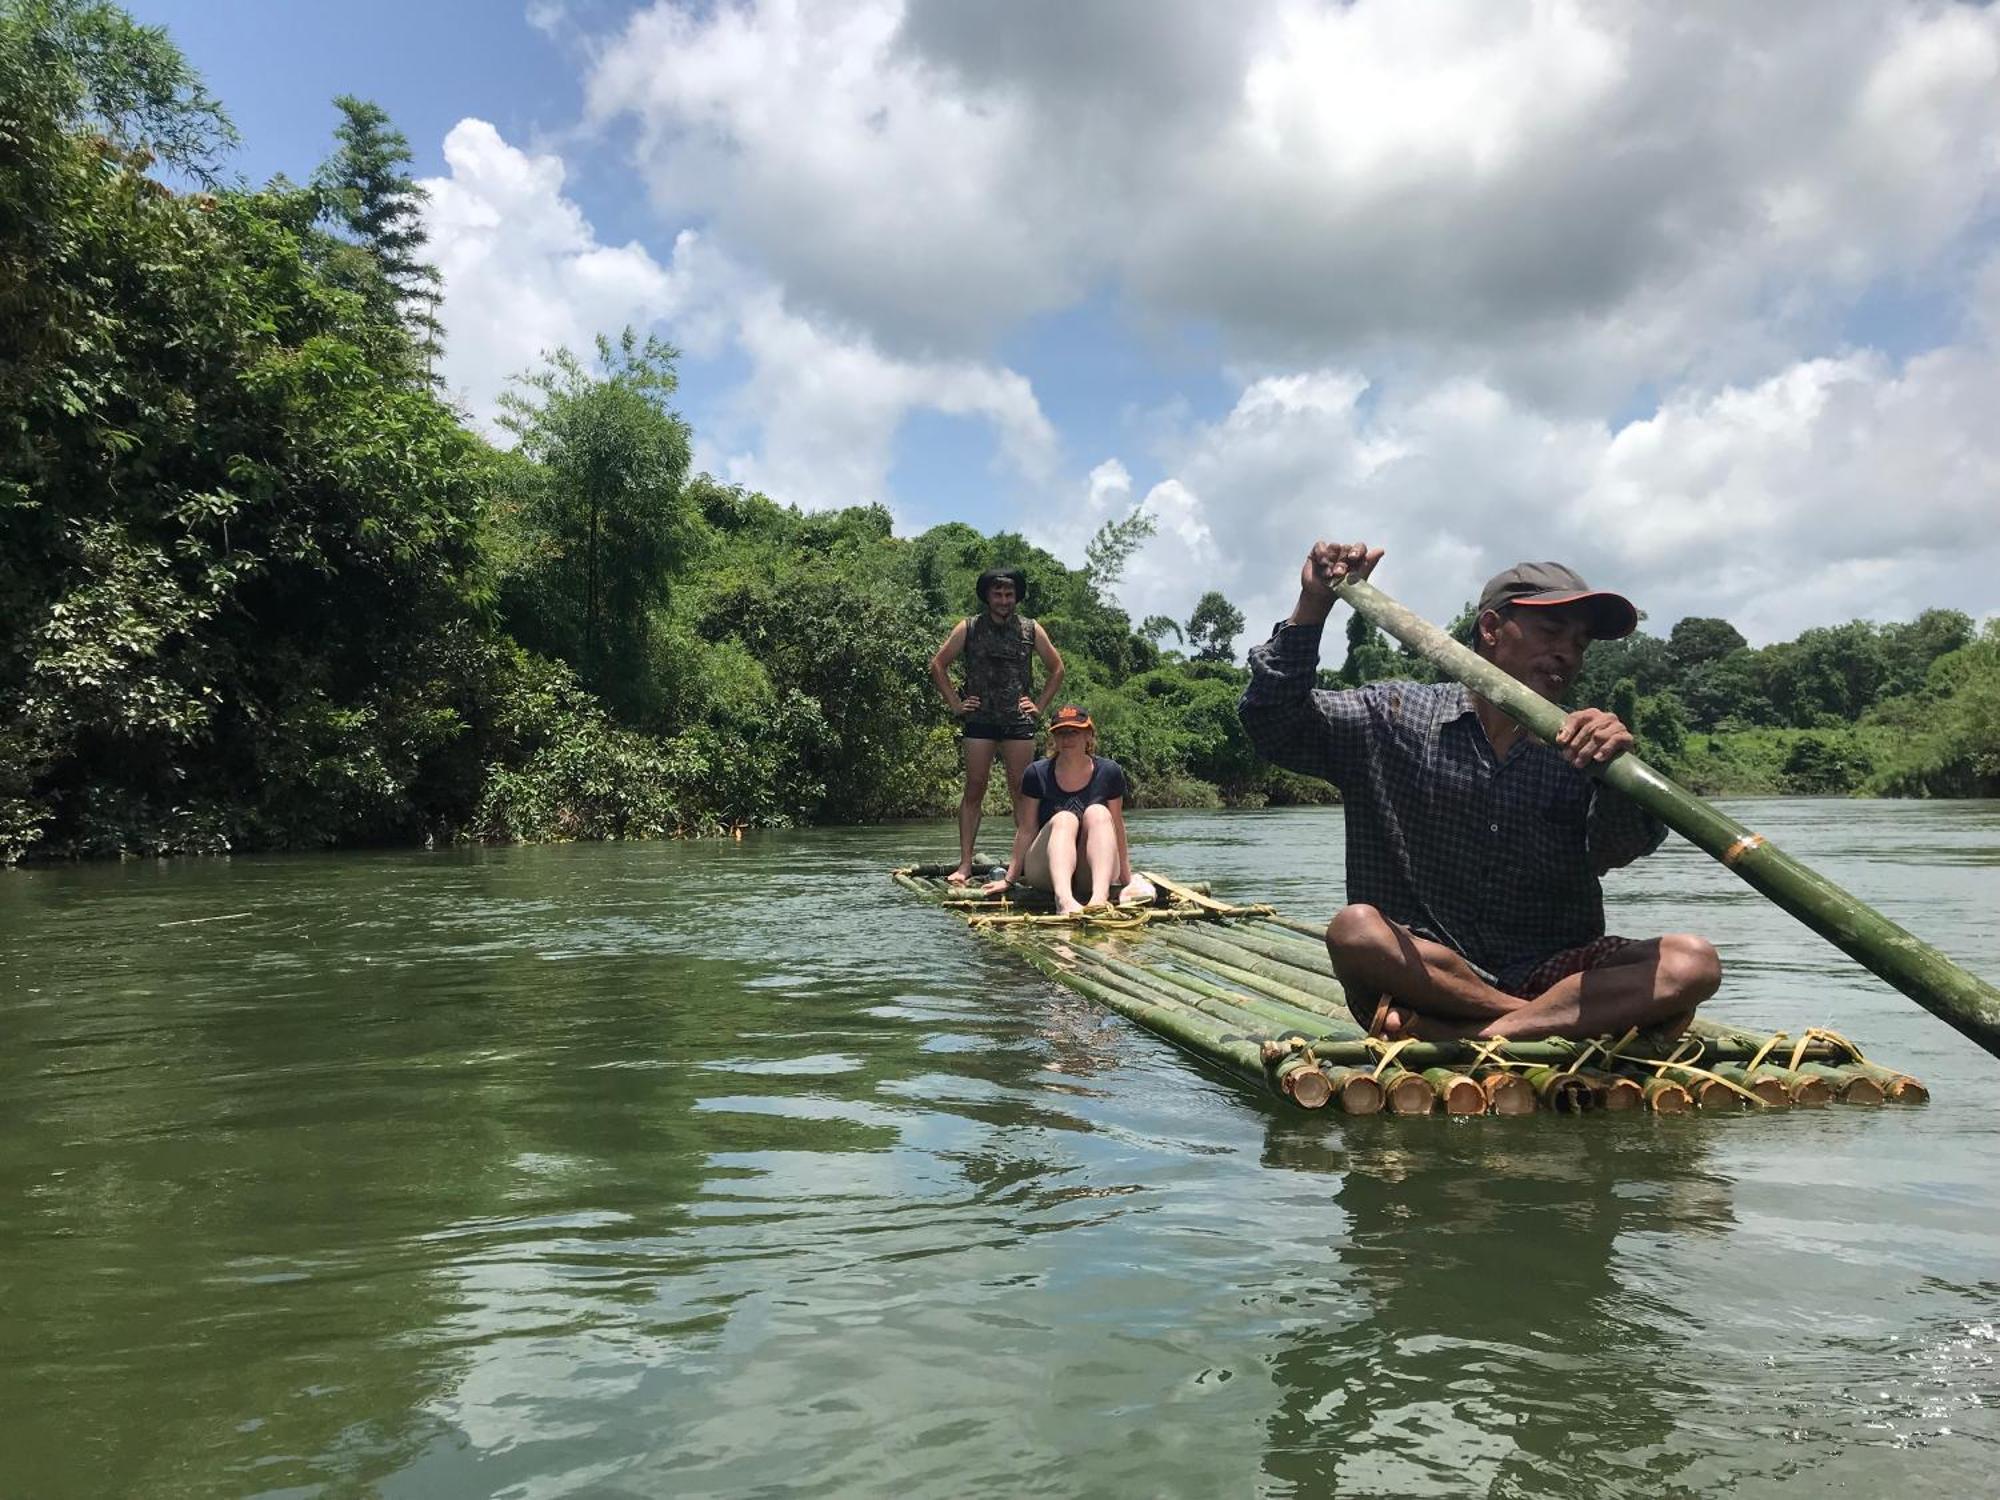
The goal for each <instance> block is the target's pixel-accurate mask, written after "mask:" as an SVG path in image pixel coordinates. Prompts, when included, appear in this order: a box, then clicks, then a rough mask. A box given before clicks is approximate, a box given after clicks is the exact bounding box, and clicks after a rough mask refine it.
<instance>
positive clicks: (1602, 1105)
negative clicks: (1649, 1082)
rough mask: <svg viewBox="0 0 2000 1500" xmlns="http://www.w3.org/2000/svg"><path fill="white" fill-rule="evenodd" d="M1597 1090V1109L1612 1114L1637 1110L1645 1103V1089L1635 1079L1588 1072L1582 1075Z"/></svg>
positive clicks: (1615, 1074) (1612, 1074)
mask: <svg viewBox="0 0 2000 1500" xmlns="http://www.w3.org/2000/svg"><path fill="white" fill-rule="evenodd" d="M1582 1076H1583V1077H1584V1079H1585V1080H1586V1081H1587V1082H1588V1083H1589V1084H1590V1086H1591V1087H1592V1088H1593V1089H1595V1090H1597V1107H1598V1108H1599V1109H1602V1110H1606V1111H1609V1112H1611V1113H1613V1114H1617V1113H1622V1112H1623V1111H1625V1110H1628V1109H1638V1108H1639V1107H1640V1106H1642V1105H1643V1104H1645V1102H1646V1090H1645V1087H1644V1086H1643V1085H1642V1084H1641V1083H1640V1082H1639V1080H1638V1079H1636V1078H1626V1077H1624V1076H1622V1075H1620V1074H1617V1073H1597V1072H1590V1073H1585V1074H1583V1075H1582Z"/></svg>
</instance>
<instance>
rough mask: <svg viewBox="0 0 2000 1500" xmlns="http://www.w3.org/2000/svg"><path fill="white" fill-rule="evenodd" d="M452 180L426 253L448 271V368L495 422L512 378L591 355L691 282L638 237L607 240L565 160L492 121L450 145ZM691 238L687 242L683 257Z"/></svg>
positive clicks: (436, 184)
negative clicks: (604, 338) (530, 146)
mask: <svg viewBox="0 0 2000 1500" xmlns="http://www.w3.org/2000/svg"><path fill="white" fill-rule="evenodd" d="M444 156H445V163H446V165H447V166H449V167H450V169H451V175H450V176H449V177H434V178H430V179H428V180H426V181H425V182H424V183H423V184H422V185H423V187H424V189H425V190H426V191H427V192H428V193H429V194H430V202H429V205H428V207H427V208H426V210H425V214H424V228H425V230H426V232H427V233H428V234H429V236H430V246H429V250H428V254H429V255H430V257H431V258H432V260H434V261H435V262H436V263H437V266H438V269H439V271H440V272H442V274H443V277H444V300H443V303H442V305H441V306H440V308H439V317H440V319H441V320H442V321H443V323H444V325H445V332H446V340H445V353H444V366H443V374H444V379H445V384H446V387H447V388H448V389H450V390H451V391H453V392H454V393H456V394H457V395H458V397H459V399H460V400H461V401H463V402H464V404H465V406H466V408H467V409H468V410H469V411H470V412H471V413H472V414H473V416H474V417H475V419H477V420H478V421H480V422H481V423H482V424H484V425H486V426H487V427H488V428H489V430H490V429H491V426H492V420H493V415H494V412H495V410H496V401H497V398H498V396H499V394H500V392H501V391H502V390H503V389H505V387H506V383H507V380H508V379H509V377H511V376H513V375H517V374H520V373H521V372H523V371H525V370H528V369H530V368H532V367H534V366H535V365H536V364H537V363H539V361H540V359H541V356H542V355H543V354H544V353H548V352H551V351H553V350H555V349H558V348H568V349H571V350H573V351H575V352H577V353H579V354H586V355H587V354H588V352H589V351H590V349H591V346H592V341H593V340H594V339H595V338H596V336H597V335H598V334H600V333H606V334H612V335H615V334H616V333H617V332H618V330H619V329H621V328H623V327H624V326H625V325H626V324H628V323H629V324H635V325H646V324H650V323H652V322H654V321H656V320H658V319H661V318H665V317H668V316H670V315H671V314H672V313H673V312H674V311H675V310H676V309H677V308H678V307H679V306H680V305H681V304H682V303H683V302H684V301H685V299H686V297H687V291H688V288H687V277H686V273H685V271H684V270H683V269H681V268H679V267H678V266H672V267H669V266H662V265H661V264H660V263H659V262H658V261H656V260H654V259H653V257H652V255H651V254H649V253H648V252H647V250H646V249H645V248H644V247H643V246H641V245H639V244H637V243H630V244H625V245H616V246H614V245H603V244H600V243H599V242H598V239H597V236H596V233H595V232H594V231H593V230H592V229H591V227H590V224H589V223H588V222H587V221H586V220H585V219H584V217H583V214H582V212H581V211H580V210H579V209H578V208H577V206H576V205H575V204H574V203H573V202H571V201H570V200H569V199H568V198H566V197H564V196H563V192H562V186H563V175H564V174H563V164H562V161H561V160H560V159H559V158H557V157H554V156H531V155H529V154H528V153H527V152H525V151H521V150H519V149H517V148H516V147H513V146H510V145H508V144H507V142H506V141H504V140H502V139H501V136H500V132H499V131H497V130H495V129H494V128H493V127H492V126H491V125H489V124H487V123H486V121H484V120H471V119H468V120H461V121H459V122H458V124H456V125H454V126H453V127H452V129H451V132H450V134H448V135H447V136H446V137H445V142H444ZM692 243H693V240H692V237H691V236H684V237H683V241H682V244H680V245H677V246H676V247H675V248H676V260H677V261H678V259H679V253H680V251H681V249H682V248H683V246H691V245H692Z"/></svg>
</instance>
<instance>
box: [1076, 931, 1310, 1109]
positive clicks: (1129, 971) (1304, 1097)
mask: <svg viewBox="0 0 2000 1500" xmlns="http://www.w3.org/2000/svg"><path fill="white" fill-rule="evenodd" d="M1064 952H1065V954H1066V955H1067V957H1068V958H1069V959H1071V960H1072V961H1075V960H1077V959H1078V958H1079V957H1080V956H1081V955H1088V956H1089V959H1091V960H1096V961H1097V962H1098V964H1099V968H1098V971H1097V976H1096V977H1097V978H1098V979H1099V980H1101V981H1102V982H1103V985H1104V987H1105V988H1107V989H1110V990H1113V991H1116V992H1118V993H1121V994H1123V995H1125V996H1126V997H1127V998H1128V999H1129V1000H1130V1001H1131V1002H1132V1003H1133V1004H1135V1005H1149V1006H1154V1007H1157V1008H1160V1009H1163V1010H1166V1011H1180V1012H1182V1013H1184V1014H1185V1016H1186V1018H1187V1019H1188V1020H1189V1021H1191V1022H1193V1023H1194V1024H1196V1025H1198V1026H1206V1025H1212V1024H1213V1023H1214V1022H1215V1021H1221V1022H1224V1023H1227V1024H1229V1025H1233V1026H1237V1027H1241V1028H1242V1031H1241V1033H1239V1037H1240V1039H1245V1040H1248V1041H1249V1042H1250V1043H1251V1045H1252V1046H1254V1047H1255V1048H1256V1050H1257V1056H1258V1061H1259V1062H1260V1063H1262V1064H1263V1065H1264V1067H1265V1068H1266V1069H1267V1075H1266V1078H1265V1082H1266V1083H1274V1084H1275V1086H1276V1087H1277V1089H1278V1092H1280V1093H1282V1094H1284V1095H1285V1096H1287V1097H1288V1098H1290V1099H1291V1100H1292V1101H1293V1102H1294V1103H1296V1104H1298V1105H1300V1106H1302V1107H1304V1108H1306V1109H1318V1108H1320V1106H1322V1105H1323V1104H1325V1103H1326V1102H1327V1100H1328V1099H1329V1098H1330V1097H1332V1094H1333V1085H1332V1083H1331V1082H1330V1081H1329V1080H1327V1079H1326V1077H1325V1075H1323V1074H1321V1073H1320V1071H1319V1063H1318V1060H1317V1057H1316V1056H1314V1057H1301V1056H1294V1055H1292V1053H1291V1049H1288V1048H1284V1047H1281V1046H1279V1045H1278V1044H1277V1043H1276V1042H1274V1041H1272V1040H1271V1038H1270V1033H1271V1032H1273V1031H1276V1032H1278V1033H1279V1034H1281V1035H1282V1034H1288V1033H1292V1032H1295V1031H1297V1030H1298V1028H1297V1027H1294V1026H1288V1025H1274V1023H1273V1021H1272V1020H1271V1018H1270V1017H1268V1016H1264V1015H1260V1014H1258V1013H1256V1012H1255V1011H1253V1010H1249V1009H1246V1008H1245V1007H1243V1006H1241V1005H1236V1004H1231V1003H1229V1001H1228V1000H1211V999H1209V998H1208V997H1206V996H1202V995H1197V994H1192V993H1188V992H1185V991H1183V990H1181V989H1179V988H1169V987H1167V986H1165V985H1163V984H1162V983H1161V982H1160V976H1159V975H1157V974H1154V973H1152V972H1151V971H1149V970H1146V969H1142V968H1139V967H1138V966H1137V965H1132V964H1119V965H1118V966H1117V968H1116V969H1113V968H1111V967H1109V966H1108V965H1106V964H1105V963H1104V956H1103V955H1101V954H1096V953H1094V952H1092V951H1091V950H1090V949H1088V948H1086V947H1084V946H1082V945H1068V946H1067V947H1066V948H1065V950H1064ZM1051 971H1052V972H1054V973H1056V974H1057V976H1058V977H1060V978H1061V979H1062V981H1063V983H1065V984H1071V985H1072V987H1075V986H1074V984H1073V981H1074V980H1076V979H1077V978H1079V977H1081V976H1078V975H1077V974H1076V973H1075V971H1074V970H1073V969H1071V970H1067V971H1065V970H1062V969H1061V968H1060V966H1059V965H1051ZM1079 993H1082V994H1086V995H1093V994H1094V993H1095V992H1094V991H1091V990H1082V989H1080V990H1079ZM1141 1024H1150V1023H1147V1022H1142V1023H1141Z"/></svg>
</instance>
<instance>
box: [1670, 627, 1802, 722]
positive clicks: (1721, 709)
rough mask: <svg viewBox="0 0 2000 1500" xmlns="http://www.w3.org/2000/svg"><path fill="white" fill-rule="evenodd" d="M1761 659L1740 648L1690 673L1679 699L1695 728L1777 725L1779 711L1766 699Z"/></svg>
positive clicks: (1703, 664)
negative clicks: (1731, 725)
mask: <svg viewBox="0 0 2000 1500" xmlns="http://www.w3.org/2000/svg"><path fill="white" fill-rule="evenodd" d="M1759 655H1760V653H1758V652H1756V651H1753V650H1751V649H1750V648H1748V647H1747V646H1746V647H1740V648H1738V649H1737V650H1735V651H1732V652H1730V653H1729V654H1728V655H1727V656H1724V657H1722V658H1720V659H1719V660H1716V661H1710V662H1703V663H1702V664H1701V665H1700V666H1698V667H1695V668H1693V669H1692V670H1690V671H1689V672H1688V674H1687V676H1686V677H1685V678H1684V679H1682V682H1681V690H1680V696H1681V700H1682V702H1683V704H1684V705H1685V706H1686V708H1687V712H1688V718H1689V720H1690V721H1691V722H1692V723H1693V724H1694V726H1695V727H1696V728H1698V729H1715V728H1718V727H1720V726H1722V725H1726V724H1738V725H1752V724H1775V723H1777V722H1778V714H1777V710H1776V709H1774V708H1773V707H1772V706H1771V700H1770V699H1769V698H1767V697H1766V696H1765V695H1764V685H1763V673H1762V671H1761V670H1760V666H1759Z"/></svg>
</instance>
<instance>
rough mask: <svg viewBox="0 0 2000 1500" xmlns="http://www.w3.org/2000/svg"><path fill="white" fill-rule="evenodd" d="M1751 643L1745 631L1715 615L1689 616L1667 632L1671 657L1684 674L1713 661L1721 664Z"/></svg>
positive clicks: (1668, 650)
mask: <svg viewBox="0 0 2000 1500" xmlns="http://www.w3.org/2000/svg"><path fill="white" fill-rule="evenodd" d="M1749 644H1750V643H1749V642H1748V641H1746V640H1744V639H1743V632H1742V631H1740V630H1738V629H1737V628H1736V627H1735V626H1734V625H1732V624H1730V623H1729V622H1728V621H1727V620H1718V619H1716V618H1714V617H1713V616H1711V615H1689V616H1688V617H1687V618H1686V619H1684V620H1680V621H1677V622H1676V623H1675V625H1674V628H1673V629H1672V630H1670V631H1668V632H1667V655H1668V657H1669V658H1670V659H1671V660H1672V661H1673V664H1674V666H1675V668H1676V669H1677V670H1678V671H1680V672H1682V673H1683V674H1685V673H1688V672H1692V671H1693V670H1694V669H1695V668H1696V667H1700V666H1705V665H1706V664H1707V663H1709V662H1712V661H1720V660H1722V658H1723V657H1725V656H1727V655H1729V653H1730V652H1732V651H1741V650H1742V649H1743V648H1744V647H1745V646H1747V645H1749Z"/></svg>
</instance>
